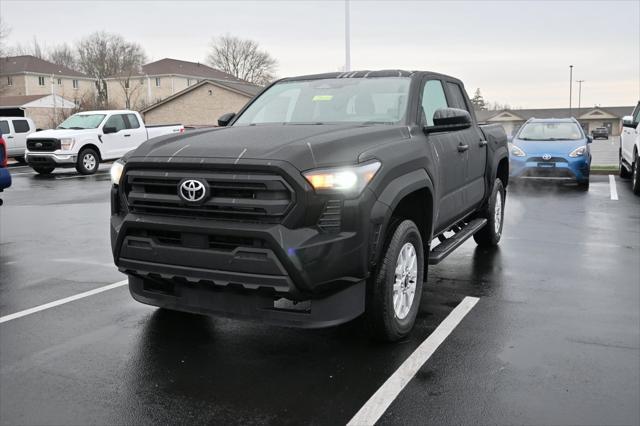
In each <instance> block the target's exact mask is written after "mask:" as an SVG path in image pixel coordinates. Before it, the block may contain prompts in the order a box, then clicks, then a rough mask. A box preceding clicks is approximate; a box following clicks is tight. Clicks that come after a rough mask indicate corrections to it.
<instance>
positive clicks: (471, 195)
mask: <svg viewBox="0 0 640 426" xmlns="http://www.w3.org/2000/svg"><path fill="white" fill-rule="evenodd" d="M462 90H463V89H462V87H461V86H460V84H458V83H457V82H453V81H448V82H447V91H448V103H449V106H450V107H451V108H458V109H463V110H465V111H467V112H468V113H469V114H472V113H471V109H470V108H469V105H468V102H467V101H466V99H467V97H466V96H465V95H464V94H463V92H462ZM472 116H473V114H472ZM455 133H456V136H457V137H458V138H459V139H460V141H462V143H463V144H464V145H469V150H468V161H467V177H466V181H465V185H464V186H465V189H464V194H465V204H466V206H467V209H472V208H475V207H476V206H477V205H478V204H480V203H481V202H482V200H484V195H485V187H486V180H485V174H486V168H487V149H488V148H487V146H486V141H485V140H484V136H483V135H482V133H481V132H480V129H479V128H478V126H476V125H474V126H471V127H469V128H468V129H464V130H459V131H457V132H455Z"/></svg>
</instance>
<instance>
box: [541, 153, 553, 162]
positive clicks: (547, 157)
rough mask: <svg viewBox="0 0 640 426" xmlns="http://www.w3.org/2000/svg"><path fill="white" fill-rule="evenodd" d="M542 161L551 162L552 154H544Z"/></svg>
mask: <svg viewBox="0 0 640 426" xmlns="http://www.w3.org/2000/svg"><path fill="white" fill-rule="evenodd" d="M542 159H543V160H544V161H549V160H551V154H544V155H543V156H542Z"/></svg>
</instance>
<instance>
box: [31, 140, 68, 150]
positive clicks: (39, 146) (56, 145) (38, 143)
mask: <svg viewBox="0 0 640 426" xmlns="http://www.w3.org/2000/svg"><path fill="white" fill-rule="evenodd" d="M27 149H28V150H29V151H39V152H53V151H55V150H58V149H60V141H59V140H58V139H28V140H27Z"/></svg>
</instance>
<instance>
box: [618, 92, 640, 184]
mask: <svg viewBox="0 0 640 426" xmlns="http://www.w3.org/2000/svg"><path fill="white" fill-rule="evenodd" d="M620 177H623V178H631V187H632V189H633V192H634V193H635V194H636V195H640V102H638V105H636V109H634V110H633V114H632V115H628V116H626V117H623V119H622V134H621V135H620Z"/></svg>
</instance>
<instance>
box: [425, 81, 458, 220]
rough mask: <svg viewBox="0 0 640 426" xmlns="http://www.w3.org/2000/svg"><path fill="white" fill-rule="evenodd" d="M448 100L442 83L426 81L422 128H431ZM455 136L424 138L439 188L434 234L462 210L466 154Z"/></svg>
mask: <svg viewBox="0 0 640 426" xmlns="http://www.w3.org/2000/svg"><path fill="white" fill-rule="evenodd" d="M447 107H448V104H447V98H446V95H445V92H444V86H443V84H442V81H440V80H438V79H432V78H428V77H427V78H426V79H425V81H424V86H423V90H422V100H421V114H422V123H421V124H422V125H423V126H425V125H426V126H432V125H433V114H434V113H435V112H436V110H438V109H440V108H447ZM456 133H458V132H437V133H429V134H428V135H427V143H428V144H430V145H431V146H432V147H433V149H434V150H435V152H436V155H437V161H438V163H439V166H438V181H439V182H438V185H437V188H436V191H437V194H436V196H435V197H437V200H438V206H439V207H438V213H437V217H436V218H435V220H434V223H435V229H436V231H440V230H442V228H443V227H446V226H448V225H451V224H452V223H453V222H454V221H455V220H456V218H457V217H458V216H459V214H460V213H461V212H462V211H463V210H464V209H465V204H464V193H463V191H464V184H465V179H466V174H467V152H466V151H464V152H460V151H459V150H458V145H459V144H460V141H459V138H458V137H457V136H456Z"/></svg>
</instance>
